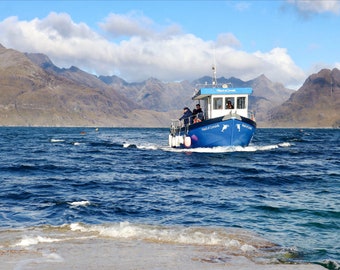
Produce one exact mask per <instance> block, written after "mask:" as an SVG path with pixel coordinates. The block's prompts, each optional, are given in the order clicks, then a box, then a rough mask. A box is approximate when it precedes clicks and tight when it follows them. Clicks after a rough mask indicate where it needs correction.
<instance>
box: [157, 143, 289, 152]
mask: <svg viewBox="0 0 340 270" xmlns="http://www.w3.org/2000/svg"><path fill="white" fill-rule="evenodd" d="M286 147H291V144H290V143H288V142H284V143H279V144H270V145H249V146H246V147H242V146H225V147H223V146H219V147H211V148H207V147H205V148H190V149H187V148H170V147H164V148H162V150H164V151H170V152H197V153H231V152H257V151H271V150H274V149H278V148H286Z"/></svg>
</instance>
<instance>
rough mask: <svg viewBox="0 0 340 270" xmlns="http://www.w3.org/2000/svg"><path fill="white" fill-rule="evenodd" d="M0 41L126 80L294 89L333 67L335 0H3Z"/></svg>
mask: <svg viewBox="0 0 340 270" xmlns="http://www.w3.org/2000/svg"><path fill="white" fill-rule="evenodd" d="M0 44H1V45H3V46H4V47H6V48H8V49H15V50H18V51H20V52H29V53H43V54H46V55H47V56H48V57H49V58H50V59H51V61H52V62H53V63H54V64H55V65H57V66H58V67H60V68H69V67H71V66H76V67H78V68H80V69H82V70H84V71H86V72H89V73H91V74H95V75H98V76H99V75H105V76H112V75H116V76H119V77H120V78H122V79H124V80H126V81H127V82H141V81H144V80H147V79H149V78H156V79H159V80H161V81H163V82H173V81H183V80H189V81H192V80H195V79H198V78H200V77H202V76H212V66H215V67H216V72H217V77H222V76H223V77H225V78H230V77H236V78H240V79H242V80H244V81H247V80H252V79H254V78H256V77H258V76H260V75H262V74H264V75H265V76H266V77H267V78H269V79H270V80H271V81H273V82H278V83H282V84H283V85H285V86H286V87H288V88H292V89H298V88H299V87H300V86H301V85H302V84H303V83H304V81H305V80H306V79H307V78H308V76H310V75H311V74H313V73H316V72H318V71H320V70H321V69H323V68H329V69H333V68H339V69H340V0H320V1H318V0H266V1H260V0H256V1H255V0H250V1H226V0H218V1H204V0H196V1H193V0H192V1H186V0H177V1H176V0H171V1H157V0H150V1H142V0H141V1H110V0H102V1H100V0H98V1H90V0H83V1H81V0H78V1H71V0H59V1H48V0H45V1H43V0H41V1H28V0H23V1H15V0H14V1H2V0H0Z"/></svg>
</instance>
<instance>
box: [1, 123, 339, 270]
mask: <svg viewBox="0 0 340 270" xmlns="http://www.w3.org/2000/svg"><path fill="white" fill-rule="evenodd" d="M168 133H169V130H168V129H162V128H159V129H156V128H138V129H133V128H100V129H95V128H35V127H29V128H26V127H1V128H0V185H1V187H0V261H1V264H0V269H326V268H327V269H340V268H339V261H340V250H339V247H340V244H339V243H340V237H339V232H340V231H339V228H340V203H339V202H340V200H339V199H340V197H339V194H340V170H339V168H340V160H339V154H340V130H339V129H258V130H257V131H256V133H255V136H254V138H253V140H252V143H251V144H250V145H249V146H248V147H244V148H243V147H217V148H201V149H172V148H169V147H168V146H167V141H168Z"/></svg>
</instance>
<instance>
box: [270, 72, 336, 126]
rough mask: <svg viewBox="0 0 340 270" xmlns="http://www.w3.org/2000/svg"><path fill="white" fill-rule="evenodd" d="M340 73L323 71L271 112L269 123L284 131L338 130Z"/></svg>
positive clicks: (313, 76)
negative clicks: (280, 127)
mask: <svg viewBox="0 0 340 270" xmlns="http://www.w3.org/2000/svg"><path fill="white" fill-rule="evenodd" d="M339 112H340V71H339V70H338V69H336V68H335V69H333V70H329V69H323V70H321V71H320V72H318V73H316V74H313V75H311V76H310V77H309V78H308V79H307V80H306V81H305V83H304V84H303V86H302V87H301V88H300V89H299V90H298V91H297V92H295V93H294V94H292V95H291V97H290V98H289V99H288V100H287V101H286V102H285V103H283V104H282V106H280V107H278V108H276V109H274V110H272V111H271V117H270V122H271V123H272V124H273V125H280V126H286V127H338V126H340V113H339Z"/></svg>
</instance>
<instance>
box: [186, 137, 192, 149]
mask: <svg viewBox="0 0 340 270" xmlns="http://www.w3.org/2000/svg"><path fill="white" fill-rule="evenodd" d="M184 145H185V147H190V146H191V138H190V137H189V136H186V137H185V139H184Z"/></svg>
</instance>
